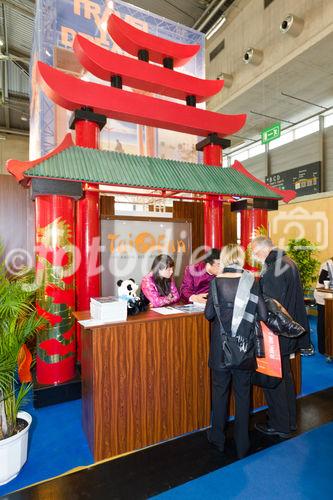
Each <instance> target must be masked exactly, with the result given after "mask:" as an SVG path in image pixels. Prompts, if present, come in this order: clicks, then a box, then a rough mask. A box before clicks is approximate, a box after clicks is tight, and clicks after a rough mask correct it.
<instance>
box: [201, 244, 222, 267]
mask: <svg viewBox="0 0 333 500" xmlns="http://www.w3.org/2000/svg"><path fill="white" fill-rule="evenodd" d="M220 253H221V250H220V249H219V248H211V249H210V251H209V252H208V253H207V254H206V255H205V260H204V262H205V264H211V265H212V264H214V260H220Z"/></svg>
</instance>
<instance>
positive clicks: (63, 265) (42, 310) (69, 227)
mask: <svg viewBox="0 0 333 500" xmlns="http://www.w3.org/2000/svg"><path fill="white" fill-rule="evenodd" d="M73 231H74V201H73V199H72V198H70V197H67V196H57V195H48V196H37V197H36V260H37V263H36V281H37V284H38V291H37V304H36V306H37V311H38V313H39V314H40V315H41V316H43V317H44V318H45V319H46V320H47V326H46V327H44V328H43V329H42V330H40V331H39V333H38V339H37V380H38V382H39V383H41V384H57V383H61V382H65V381H67V380H70V379H71V378H73V377H74V375H75V362H76V349H75V324H74V319H73V317H72V312H73V310H74V305H75V282H74V270H75V269H74V240H73Z"/></svg>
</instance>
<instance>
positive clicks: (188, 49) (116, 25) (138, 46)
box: [108, 14, 200, 67]
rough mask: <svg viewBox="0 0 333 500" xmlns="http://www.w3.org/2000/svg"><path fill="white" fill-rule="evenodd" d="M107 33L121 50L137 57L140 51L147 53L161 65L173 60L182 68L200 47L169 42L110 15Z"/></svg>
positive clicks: (174, 63) (175, 64)
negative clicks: (166, 59) (165, 60)
mask: <svg viewBox="0 0 333 500" xmlns="http://www.w3.org/2000/svg"><path fill="white" fill-rule="evenodd" d="M108 32H109V34H110V36H111V38H112V39H113V40H114V41H115V42H116V44H117V45H119V47H120V48H121V49H123V50H124V51H125V52H127V53H128V54H132V55H133V56H136V57H137V56H138V53H139V51H140V50H147V51H148V52H149V60H150V61H152V62H155V63H158V64H163V59H165V58H166V57H167V58H170V59H173V65H174V66H175V67H177V66H184V64H186V63H187V62H188V61H190V60H191V59H192V58H193V57H194V56H195V55H196V54H197V53H198V52H199V50H200V45H190V44H183V43H176V42H171V41H170V40H166V39H165V38H161V37H159V36H156V35H152V34H150V33H145V32H144V31H142V30H140V29H137V28H135V27H134V26H131V25H130V24H128V23H126V22H125V21H123V20H122V19H121V18H120V17H118V16H116V15H115V14H112V15H111V16H110V17H109V20H108Z"/></svg>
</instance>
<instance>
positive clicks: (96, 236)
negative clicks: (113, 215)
mask: <svg viewBox="0 0 333 500" xmlns="http://www.w3.org/2000/svg"><path fill="white" fill-rule="evenodd" d="M103 123H105V117H101V116H98V115H97V116H96V115H95V114H94V113H93V112H92V111H90V110H80V111H79V112H78V113H77V114H76V115H74V118H73V119H72V121H71V128H74V129H75V143H76V145H77V146H81V147H86V148H92V149H99V140H100V129H101V127H102V126H103ZM87 187H89V184H88V185H87ZM91 187H93V185H91ZM75 241H76V247H77V250H78V253H79V257H78V258H79V259H80V265H79V266H78V269H77V272H76V308H77V310H78V311H86V310H89V308H90V298H91V297H99V296H100V294H101V287H100V274H99V273H98V272H96V270H97V269H98V268H99V266H100V254H99V246H100V223H99V192H98V191H95V190H89V189H88V190H85V193H84V197H83V198H82V199H81V200H78V201H77V202H76V225H75ZM77 360H78V361H81V329H80V325H77Z"/></svg>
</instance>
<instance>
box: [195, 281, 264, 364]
mask: <svg viewBox="0 0 333 500" xmlns="http://www.w3.org/2000/svg"><path fill="white" fill-rule="evenodd" d="M215 280H217V282H218V298H219V303H221V302H224V301H226V302H227V303H228V305H229V307H228V308H226V309H225V310H224V311H223V313H222V322H223V326H224V328H225V331H226V332H230V330H231V321H232V314H233V307H232V305H233V303H234V300H235V296H236V292H237V287H238V283H239V278H222V277H221V278H215ZM211 288H212V284H211V285H210V290H209V293H208V298H207V304H206V307H205V316H206V319H208V320H209V321H212V329H211V338H210V352H209V362H208V365H209V367H210V368H212V369H214V370H223V369H224V368H225V365H224V355H223V350H222V341H221V330H220V322H219V319H218V317H217V316H216V311H215V308H214V301H213V295H212V290H211ZM251 293H253V294H254V295H257V296H258V304H257V308H256V309H257V310H256V313H257V319H258V320H262V321H265V320H266V319H267V309H266V305H265V302H264V299H263V297H262V294H261V290H260V286H259V283H258V282H257V281H255V282H254V283H253V285H252V288H251ZM221 312H222V311H221ZM242 326H243V325H242V324H241V325H240V327H239V334H240V335H242V336H244V337H247V336H248V335H249V333H250V328H249V327H250V326H252V325H248V327H247V328H244V327H243V328H242ZM253 327H254V325H253ZM251 329H252V328H251ZM255 368H256V362H255V357H253V359H252V360H248V361H247V363H246V365H244V366H243V365H242V369H245V370H255Z"/></svg>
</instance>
